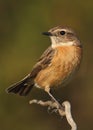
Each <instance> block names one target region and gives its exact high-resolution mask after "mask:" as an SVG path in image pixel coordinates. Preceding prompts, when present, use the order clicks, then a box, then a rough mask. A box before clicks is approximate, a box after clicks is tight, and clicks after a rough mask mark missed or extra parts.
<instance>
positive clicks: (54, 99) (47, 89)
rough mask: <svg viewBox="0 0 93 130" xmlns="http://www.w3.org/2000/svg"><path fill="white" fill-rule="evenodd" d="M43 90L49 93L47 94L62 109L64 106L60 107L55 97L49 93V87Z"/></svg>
mask: <svg viewBox="0 0 93 130" xmlns="http://www.w3.org/2000/svg"><path fill="white" fill-rule="evenodd" d="M45 91H46V92H47V93H48V94H49V96H50V97H51V98H52V100H53V101H54V102H55V103H56V104H57V106H58V107H59V109H62V110H63V111H64V107H62V106H61V104H60V103H59V102H58V101H57V100H56V98H55V97H54V96H53V95H52V94H51V93H50V88H49V87H46V88H45Z"/></svg>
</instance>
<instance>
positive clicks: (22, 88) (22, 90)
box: [7, 47, 55, 96]
mask: <svg viewBox="0 0 93 130" xmlns="http://www.w3.org/2000/svg"><path fill="white" fill-rule="evenodd" d="M54 52H55V51H54V50H53V49H52V48H51V47H49V48H48V49H47V50H46V51H45V52H44V53H43V55H42V56H41V57H40V59H39V60H38V62H37V64H36V65H35V66H34V68H33V70H32V72H31V73H30V74H28V75H27V76H26V77H25V78H24V79H22V80H21V81H19V82H17V83H15V84H13V85H12V86H10V87H9V88H8V89H7V92H8V93H15V94H17V93H18V94H19V95H20V96H26V95H27V94H28V93H29V92H30V90H31V89H32V87H33V86H34V78H35V77H36V75H37V74H38V73H39V72H40V70H42V69H45V68H46V67H47V66H48V65H49V64H50V63H51V59H52V57H53V55H54Z"/></svg>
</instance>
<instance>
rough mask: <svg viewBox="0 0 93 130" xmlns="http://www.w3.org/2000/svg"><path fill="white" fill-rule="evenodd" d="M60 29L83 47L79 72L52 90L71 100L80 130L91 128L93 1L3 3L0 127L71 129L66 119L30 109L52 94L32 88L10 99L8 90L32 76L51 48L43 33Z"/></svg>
mask: <svg viewBox="0 0 93 130" xmlns="http://www.w3.org/2000/svg"><path fill="white" fill-rule="evenodd" d="M57 25H63V26H70V27H71V28H73V29H74V30H76V32H77V34H78V35H79V38H80V40H81V42H82V44H83V60H82V64H81V68H80V70H79V72H78V74H77V75H76V77H75V78H74V79H73V80H72V82H71V83H70V84H69V85H67V87H65V88H60V89H58V90H56V93H55V92H54V95H55V97H56V98H57V99H60V100H61V101H64V100H69V101H70V102H71V104H72V114H73V117H74V119H75V121H76V123H77V125H78V130H92V129H93V69H92V67H93V1H91V0H88V1H87V0H82V1H81V0H76V1H75V0H69V1H68V0H65V1H64V0H0V129H1V130H6V129H7V130H68V129H70V127H69V125H68V124H67V122H66V120H65V118H63V119H61V118H60V117H59V116H57V115H56V114H48V112H47V108H43V107H41V106H39V105H29V103H28V102H29V100H30V99H33V98H37V99H42V100H47V99H49V96H48V95H47V94H46V93H45V92H43V90H39V89H36V88H34V89H33V90H32V93H30V95H29V96H28V97H26V98H25V97H20V96H18V95H11V94H10V95H9V94H7V93H6V92H5V89H6V88H7V87H8V86H10V85H11V84H12V83H14V82H16V81H18V80H20V79H21V78H23V77H24V76H25V75H26V74H28V73H29V72H30V71H31V69H32V67H33V65H34V64H35V63H36V60H37V59H38V58H39V57H40V55H41V54H42V52H43V51H44V50H45V49H46V48H47V47H48V46H49V45H50V40H49V38H46V37H44V36H43V35H41V33H42V32H43V31H48V30H49V29H50V28H52V27H55V26H57Z"/></svg>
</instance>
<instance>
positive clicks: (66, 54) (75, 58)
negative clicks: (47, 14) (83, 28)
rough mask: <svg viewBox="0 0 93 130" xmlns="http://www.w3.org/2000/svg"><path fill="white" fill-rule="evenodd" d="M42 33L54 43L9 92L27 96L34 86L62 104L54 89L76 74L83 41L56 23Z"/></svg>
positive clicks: (8, 89) (72, 31) (68, 28)
mask: <svg viewBox="0 0 93 130" xmlns="http://www.w3.org/2000/svg"><path fill="white" fill-rule="evenodd" d="M43 34H44V35H46V36H49V37H50V40H51V45H50V46H49V47H48V48H47V49H46V50H45V51H44V53H43V54H42V55H41V57H40V58H39V59H38V61H37V63H36V64H35V65H34V67H33V69H32V71H31V72H30V73H29V74H28V75H27V76H26V77H25V78H23V79H22V80H21V81H19V82H17V83H14V84H13V85H11V86H10V87H9V88H7V89H6V91H7V93H14V94H19V95H20V96H26V95H28V93H29V92H30V91H31V89H32V88H33V87H34V86H35V87H37V88H40V89H43V90H44V91H45V92H47V93H48V95H49V96H50V97H51V98H52V100H53V101H55V102H56V103H57V104H58V105H59V103H58V101H57V100H56V98H55V97H54V96H53V95H52V93H51V89H52V88H58V87H59V86H60V85H61V86H65V85H66V84H67V83H69V81H70V80H71V79H72V77H74V74H75V73H76V72H77V70H78V69H79V66H80V63H81V59H82V44H81V42H80V40H79V38H78V36H77V35H76V33H75V32H74V30H73V29H71V28H70V27H63V26H57V27H54V28H52V29H50V30H49V31H48V32H43ZM59 106H60V105H59Z"/></svg>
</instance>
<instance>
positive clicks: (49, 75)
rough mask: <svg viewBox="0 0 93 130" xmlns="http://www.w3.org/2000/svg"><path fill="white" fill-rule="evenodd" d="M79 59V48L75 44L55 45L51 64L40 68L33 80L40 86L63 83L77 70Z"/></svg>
mask: <svg viewBox="0 0 93 130" xmlns="http://www.w3.org/2000/svg"><path fill="white" fill-rule="evenodd" d="M80 59H81V48H80V47H76V46H63V47H57V48H56V51H55V54H54V57H53V59H52V61H51V64H50V65H49V66H48V67H47V68H45V69H44V70H41V71H40V72H39V73H38V75H37V77H36V79H35V82H36V83H37V84H38V85H39V86H40V87H41V88H45V87H46V86H50V87H53V86H58V85H60V84H65V83H67V82H68V80H69V79H70V78H71V77H72V75H73V74H74V73H75V72H76V71H77V69H78V67H79V64H80Z"/></svg>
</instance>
